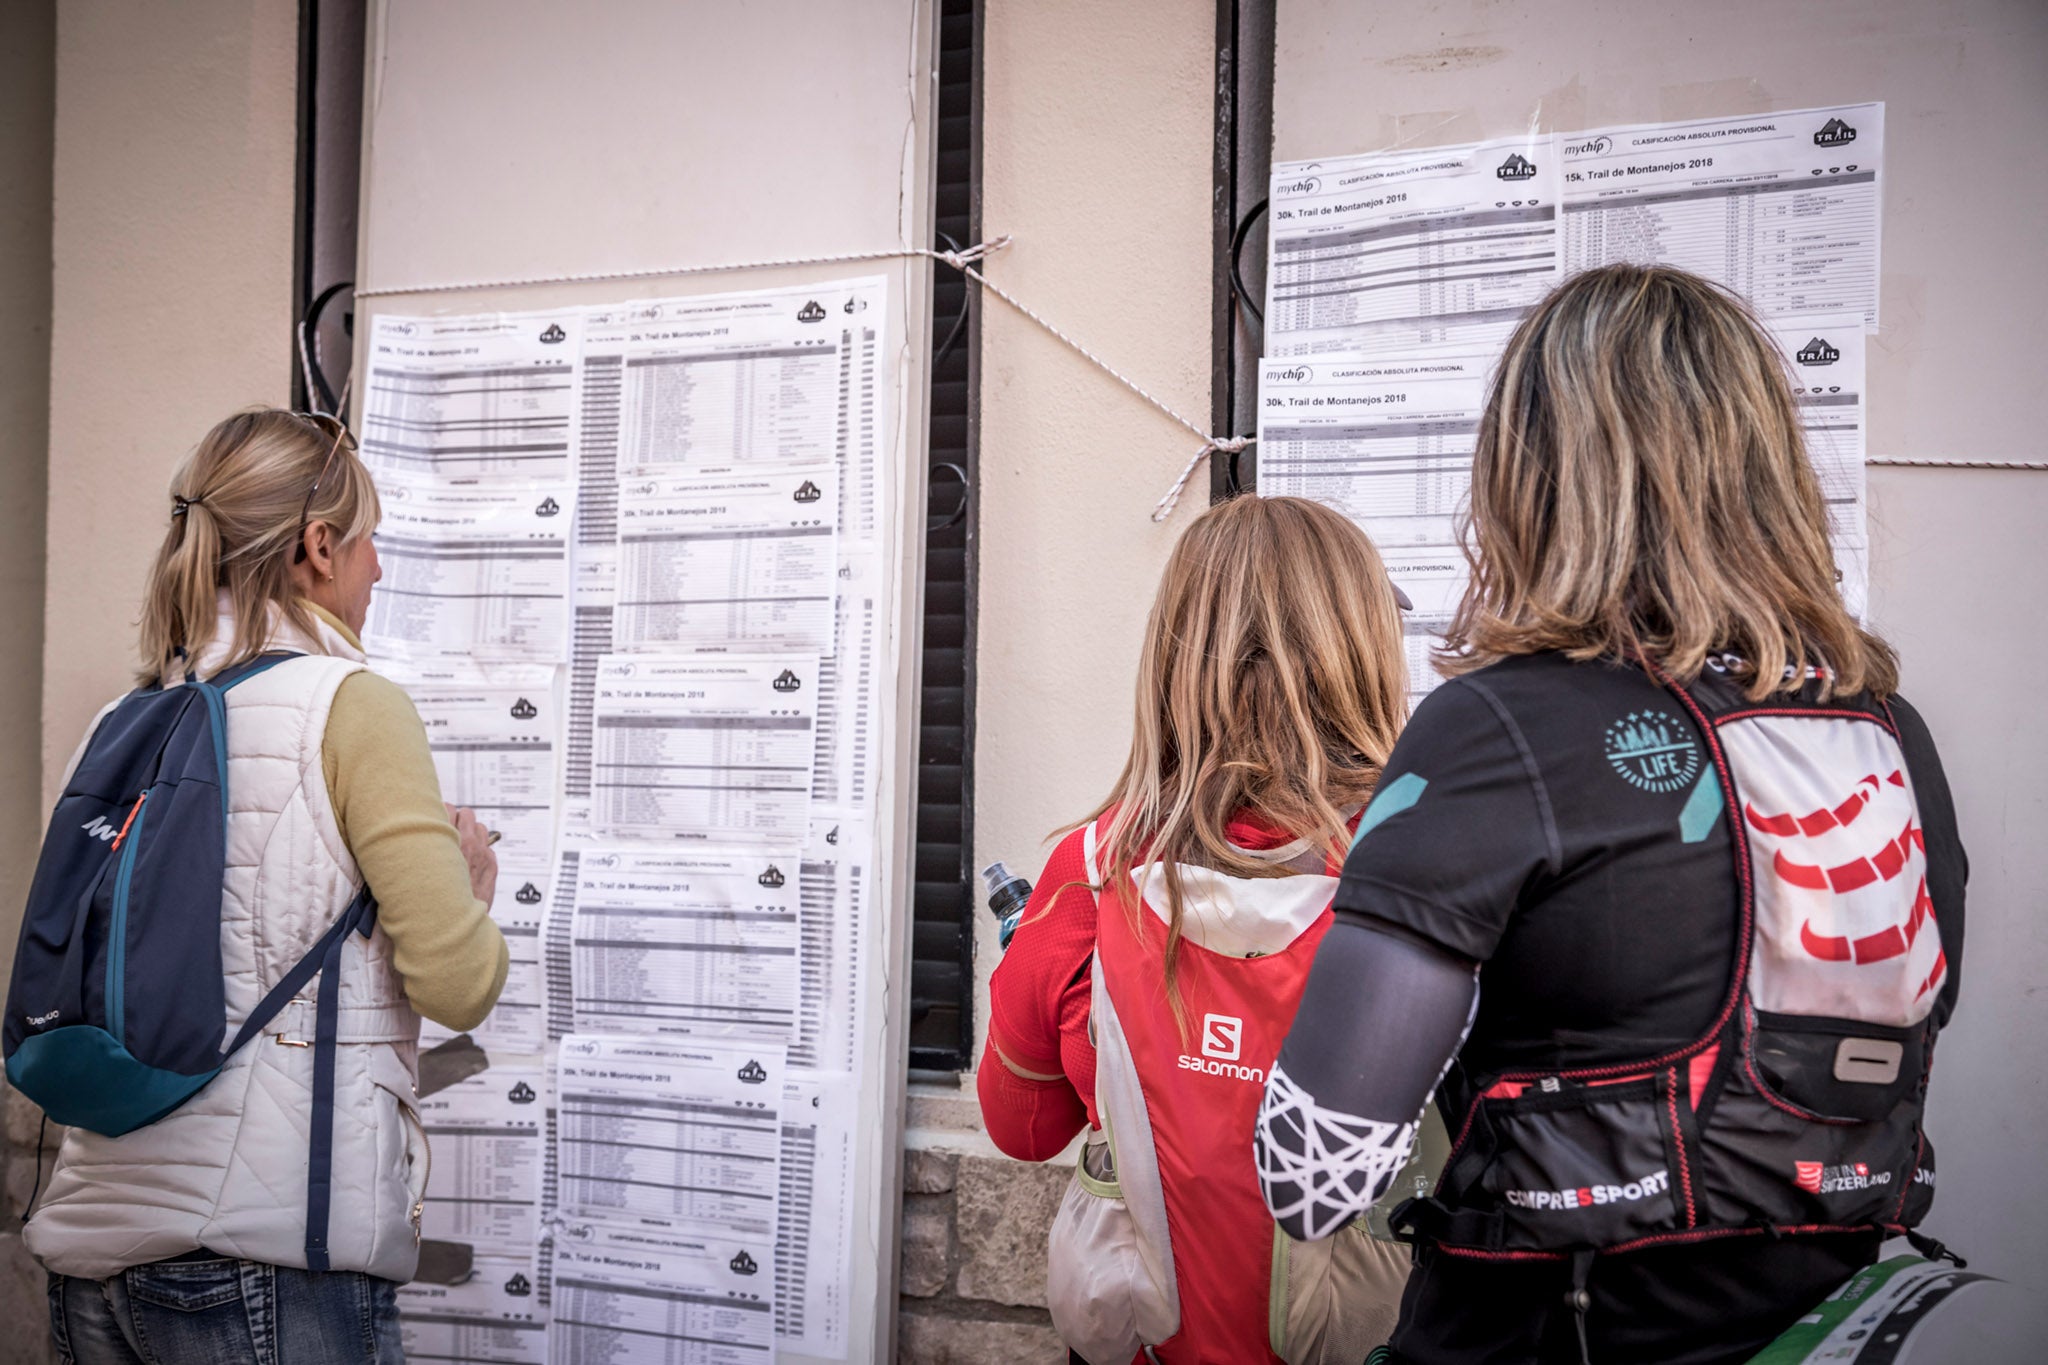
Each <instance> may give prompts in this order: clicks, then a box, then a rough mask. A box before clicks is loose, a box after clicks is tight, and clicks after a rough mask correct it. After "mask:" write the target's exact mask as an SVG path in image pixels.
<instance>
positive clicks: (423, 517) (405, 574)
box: [363, 471, 576, 663]
mask: <svg viewBox="0 0 2048 1365" xmlns="http://www.w3.org/2000/svg"><path fill="white" fill-rule="evenodd" d="M377 491H378V493H379V495H380V498H381V501H382V502H383V506H384V520H383V522H382V523H381V524H380V525H379V526H378V528H377V557H378V559H379V561H380V562H381V563H382V565H383V569H384V578H383V581H382V582H380V583H378V584H377V587H376V590H375V591H374V592H373V593H372V594H371V597H370V614H369V619H368V622H367V623H366V625H365V628H364V631H363V643H364V645H365V646H367V647H368V649H369V650H370V652H371V653H372V654H381V655H392V656H397V657H401V658H406V657H411V658H432V657H442V658H448V657H453V658H460V659H470V660H478V659H481V660H498V661H519V660H530V661H539V662H546V663H555V662H558V661H560V660H564V659H567V658H568V657H569V632H568V619H569V531H568V523H569V517H570V516H571V515H572V514H573V512H574V507H575V501H576V493H575V489H574V486H573V485H572V484H570V483H568V482H567V481H558V482H552V483H536V482H530V481H516V482H515V481H512V480H508V479H505V478H498V477H462V478H435V477H421V476H418V475H401V474H394V473H388V472H381V471H380V472H379V473H378V475H377Z"/></svg>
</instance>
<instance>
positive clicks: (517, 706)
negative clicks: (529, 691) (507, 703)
mask: <svg viewBox="0 0 2048 1365" xmlns="http://www.w3.org/2000/svg"><path fill="white" fill-rule="evenodd" d="M539 714H540V708H539V707H537V706H535V705H534V704H533V703H532V702H530V701H528V700H527V699H526V698H524V697H521V698H520V699H519V700H518V701H515V702H513V703H512V719H514V720H532V719H533V718H534V717H535V716H537V715H539Z"/></svg>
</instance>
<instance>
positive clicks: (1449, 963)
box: [1252, 916, 1479, 1241]
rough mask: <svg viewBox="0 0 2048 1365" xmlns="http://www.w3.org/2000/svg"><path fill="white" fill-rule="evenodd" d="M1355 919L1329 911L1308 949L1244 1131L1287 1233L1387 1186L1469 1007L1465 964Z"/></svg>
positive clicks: (1356, 1210)
mask: <svg viewBox="0 0 2048 1365" xmlns="http://www.w3.org/2000/svg"><path fill="white" fill-rule="evenodd" d="M1366 923H1368V922H1365V921H1359V920H1356V919H1351V918H1349V917H1341V916H1340V918H1339V920H1338V922H1337V923H1336V924H1333V925H1331V926H1330V932H1329V933H1328V934H1327V935H1326V936H1325V937H1324V939H1323V943H1322V946H1321V947H1320V948H1319V949H1318V950H1317V953H1316V961H1315V966H1314V968H1313V969H1312V970H1311V971H1310V973H1309V982H1308V988H1307V990H1306V991H1304V992H1303V994H1302V1001H1301V1009H1300V1011H1299V1012H1298V1013H1297V1014H1296V1015H1295V1020H1294V1027H1293V1028H1292V1030H1291V1031H1290V1032H1289V1033H1288V1035H1287V1041H1286V1043H1285V1044H1284V1045H1283V1046H1282V1047H1281V1049H1280V1056H1279V1058H1278V1060H1276V1061H1275V1062H1274V1064H1273V1070H1272V1074H1271V1075H1270V1076H1269V1077H1268V1079H1267V1081H1266V1094H1265V1099H1264V1101H1263V1102H1262V1103H1261V1105H1260V1107H1259V1121H1258V1126H1257V1128H1256V1129H1255V1130H1254V1133H1253V1137H1252V1152H1253V1157H1254V1160H1255V1161H1256V1162H1257V1166H1258V1173H1259V1190H1260V1193H1261V1194H1263V1195H1264V1197H1265V1200H1266V1207H1267V1209H1268V1210H1269V1211H1271V1213H1272V1215H1273V1219H1274V1221H1275V1222H1277V1223H1278V1224H1279V1225H1280V1226H1281V1227H1282V1228H1284V1229H1285V1230H1286V1232H1287V1234H1288V1235H1289V1236H1290V1237H1293V1238H1295V1239H1296V1240H1298V1241H1314V1240H1315V1239H1317V1238H1321V1237H1327V1236H1329V1235H1330V1234H1331V1233H1333V1232H1335V1231H1337V1230H1338V1229H1339V1228H1342V1227H1343V1226H1345V1225H1346V1224H1347V1223H1349V1222H1350V1221H1351V1220H1352V1219H1354V1218H1357V1217H1358V1216H1359V1215H1360V1214H1363V1213H1364V1212H1366V1211H1367V1210H1368V1209H1370V1208H1371V1207H1372V1206H1373V1204H1374V1203H1375V1202H1376V1201H1377V1200H1378V1199H1379V1198H1380V1197H1381V1196H1382V1195H1384V1194H1385V1193H1386V1192H1387V1190H1388V1188H1389V1187H1390V1186H1391V1185H1392V1184H1393V1181H1394V1177H1395V1176H1396V1175H1398V1174H1399V1173H1400V1171H1401V1168H1402V1167H1403V1166H1404V1165H1406V1164H1407V1161H1408V1155H1409V1152H1410V1151H1411V1150H1412V1149H1413V1148H1414V1146H1415V1134H1416V1129H1417V1128H1418V1127H1419V1125H1420V1122H1421V1118H1422V1111H1423V1108H1424V1106H1425V1105H1427V1104H1428V1103H1429V1099H1430V1097H1431V1096H1432V1095H1433V1094H1434V1093H1435V1092H1436V1087H1437V1085H1438V1084H1439V1083H1440V1082H1441V1081H1442V1080H1443V1077H1444V1073H1445V1072H1446V1071H1447V1070H1448V1069H1449V1068H1450V1064H1451V1062H1452V1060H1453V1059H1454V1058H1455V1057H1456V1056H1457V1053H1458V1049H1459V1048H1460V1047H1461V1046H1463V1044H1464V1041H1465V1035H1466V1033H1467V1032H1469V1031H1470V1029H1471V1027H1472V1019H1473V1016H1474V1015H1475V1014H1476V1013H1477V1011H1478V1007H1479V987H1478V978H1477V974H1476V972H1475V970H1474V968H1473V967H1472V965H1471V964H1470V963H1467V962H1464V961H1461V960H1460V959H1458V958H1456V957H1454V956H1452V955H1451V954H1449V953H1447V952H1444V951H1442V950H1440V949H1437V948H1434V947H1432V946H1430V945H1427V944H1424V943H1421V942H1418V941H1415V940H1413V939H1410V938H1407V937H1405V936H1397V935H1395V934H1390V933H1383V932H1380V931H1378V930H1375V929H1372V928H1369V927H1365V926H1366Z"/></svg>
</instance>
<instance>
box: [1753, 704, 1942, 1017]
mask: <svg viewBox="0 0 2048 1365" xmlns="http://www.w3.org/2000/svg"><path fill="white" fill-rule="evenodd" d="M1720 738H1721V744H1722V747H1723V749H1724V751H1725V752H1726V753H1727V756H1728V761H1729V764H1730V767H1731V768H1732V770H1733V775H1734V778H1735V786H1736V791H1737V793H1738V796H1739V805H1740V809H1741V812H1742V820H1743V824H1744V826H1745V830H1744V832H1745V833H1746V835H1747V836H1748V839H1749V849H1750V871H1751V877H1752V880H1753V882H1754V884H1755V897H1756V944H1755V949H1754V953H1753V955H1752V957H1751V962H1750V980H1749V994H1750V998H1751V999H1752V1000H1754V1001H1755V1002H1756V1005H1757V1007H1758V1008H1759V1009H1762V1010H1767V1011H1772V1012H1776V1013H1781V1014H1802V1015H1820V1016H1827V1017H1833V1018H1840V1019H1853V1020H1858V1021H1860V1022H1864V1023H1873V1024H1885V1025H1890V1026H1893V1027H1901V1028H1904V1027H1910V1026H1911V1025H1913V1024H1916V1023H1918V1022H1920V1020H1922V1019H1924V1018H1926V1017H1927V1014H1928V1011H1929V1010H1931V1009H1932V1008H1933V1007H1934V1001H1935V997H1936V995H1937V994H1938V993H1939V990H1940V987H1941V984H1942V981H1943V980H1944V979H1945V977H1946V976H1947V973H1948V960H1947V958H1946V957H1945V956H1943V954H1942V950H1941V935H1940V934H1939V933H1937V932H1936V930H1935V923H1934V905H1933V902H1932V901H1931V900H1930V899H1929V898H1928V894H1927V851H1926V842H1925V837H1924V835H1923V834H1922V831H1921V827H1920V812H1919V807H1918V805H1917V804H1916V803H1915V801H1914V799H1913V788H1912V784H1911V782H1910V781H1909V779H1908V778H1907V776H1906V771H1905V768H1906V765H1905V759H1904V757H1903V756H1902V755H1901V754H1900V752H1899V746H1898V742H1897V741H1896V740H1895V739H1894V738H1893V737H1892V735H1891V733H1890V732H1889V731H1887V730H1885V729H1884V728H1883V727H1882V726H1879V725H1877V724H1875V723H1873V722H1870V721H1865V720H1851V719H1846V718H1842V717H1830V718H1827V719H1818V718H1806V717H1797V716H1786V715H1768V716H1749V717H1744V718H1741V719H1738V720H1734V721H1731V722H1728V723H1726V724H1724V725H1723V726H1722V727H1721V731H1720Z"/></svg>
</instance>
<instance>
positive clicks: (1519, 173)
mask: <svg viewBox="0 0 2048 1365" xmlns="http://www.w3.org/2000/svg"><path fill="white" fill-rule="evenodd" d="M1494 174H1495V175H1497V176H1499V177H1500V178H1501V179H1503V180H1533V179H1535V178H1536V163H1535V162H1533V161H1531V160H1529V158H1528V157H1526V156H1523V155H1522V154H1521V153H1520V152H1516V153H1514V154H1513V155H1512V156H1510V157H1509V158H1508V159H1507V160H1506V161H1503V162H1501V163H1500V167H1499V169H1497V170H1495V171H1494Z"/></svg>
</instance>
